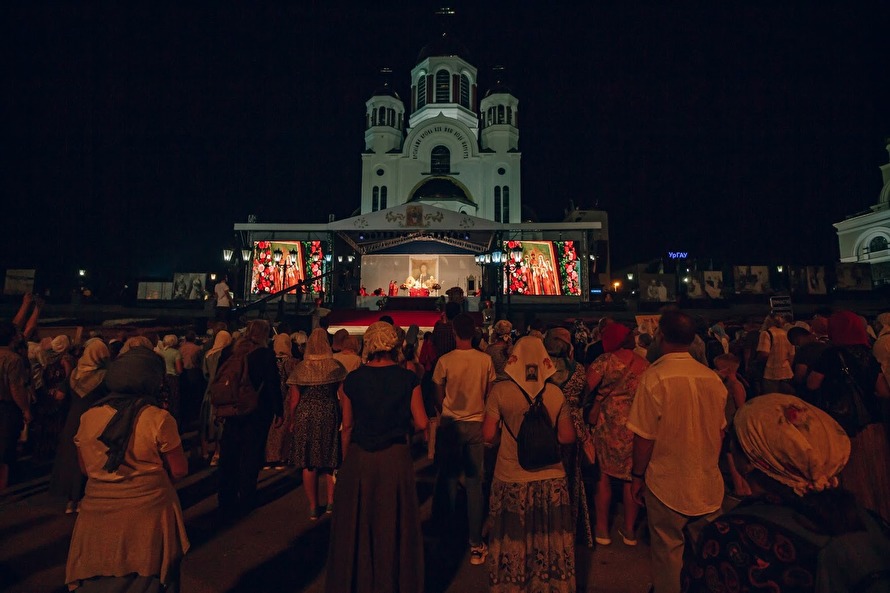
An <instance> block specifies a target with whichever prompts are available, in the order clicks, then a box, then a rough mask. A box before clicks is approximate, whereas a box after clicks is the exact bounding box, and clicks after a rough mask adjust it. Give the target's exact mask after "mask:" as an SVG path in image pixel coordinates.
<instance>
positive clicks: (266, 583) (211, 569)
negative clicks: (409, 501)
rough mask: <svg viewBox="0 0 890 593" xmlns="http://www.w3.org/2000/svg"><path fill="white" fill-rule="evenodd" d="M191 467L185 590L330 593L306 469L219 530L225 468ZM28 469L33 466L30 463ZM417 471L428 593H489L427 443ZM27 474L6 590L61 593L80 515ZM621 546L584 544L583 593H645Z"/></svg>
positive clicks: (19, 491)
mask: <svg viewBox="0 0 890 593" xmlns="http://www.w3.org/2000/svg"><path fill="white" fill-rule="evenodd" d="M191 465H192V468H193V469H192V471H191V472H190V474H189V476H188V477H187V478H185V479H184V480H182V481H181V482H179V483H178V484H177V490H178V492H179V496H180V500H181V502H182V506H183V511H184V514H185V521H186V528H187V531H188V534H189V538H190V540H191V544H192V548H191V551H190V552H189V553H188V554H187V555H186V557H185V560H184V562H183V566H182V579H181V591H182V593H267V592H268V593H273V592H275V593H278V592H280V591H288V592H293V593H296V592H312V593H316V592H321V591H323V590H324V575H325V566H326V563H327V561H328V558H327V555H328V554H327V552H328V537H329V529H330V520H329V518H327V517H324V516H323V517H322V518H321V519H319V520H318V521H310V520H309V518H308V514H307V512H306V509H307V506H308V502H307V499H306V497H305V494H304V491H303V488H302V484H301V479H300V475H299V472H298V471H296V470H293V469H285V470H274V469H264V470H263V471H262V473H261V475H260V478H259V506H258V508H257V509H256V510H255V511H254V512H253V513H251V514H250V515H248V516H247V517H245V518H243V519H241V520H240V521H239V522H237V523H235V524H232V525H229V526H227V527H219V526H218V525H217V523H216V521H215V518H216V469H215V468H210V467H207V466H206V465H205V464H203V463H201V462H200V460H192V463H191ZM23 466H29V460H27V459H26V460H25V463H24V464H23ZM415 468H416V470H417V492H418V497H419V500H420V502H421V518H422V520H423V522H424V552H425V572H426V590H427V591H429V592H432V593H464V592H480V591H487V590H488V574H487V567H486V566H484V565H483V566H472V565H470V563H469V549H468V548H467V545H466V531H465V527H464V523H463V521H464V519H463V517H464V516H465V515H463V509H462V508H460V507H459V508H458V511H457V515H456V516H455V517H453V518H452V517H449V518H447V525H449V526H450V527H451V529H450V530H449V529H445V530H443V529H441V528H439V529H436V528H435V527H434V522H433V521H432V520H431V516H432V506H433V497H434V488H435V472H436V470H435V466H434V465H433V464H432V462H430V461H429V460H428V459H427V458H426V454H425V450H423V449H422V445H421V446H418V447H417V448H416V450H415ZM25 469H26V470H27V479H26V480H25V481H19V482H18V483H16V484H14V485H13V486H11V487H10V488H8V489H7V490H6V491H4V492H3V493H0V591H4V592H5V591H9V592H12V593H62V592H64V591H66V588H65V586H64V580H65V578H64V577H65V560H66V556H67V552H68V545H69V542H70V537H71V531H72V529H73V527H74V522H75V520H76V515H66V514H64V501H60V500H57V499H53V498H50V497H49V495H48V494H47V484H48V479H49V478H48V467H47V466H46V465H45V464H44V465H37V464H31V465H30V466H29V467H25ZM616 494H617V493H616ZM619 500H620V498H619ZM591 502H592V501H591ZM591 507H592V504H591ZM335 512H336V510H335ZM619 512H620V507H618V508H616V509H614V511H613V516H617V513H619ZM641 531H645V526H643V527H642V528H641V530H638V534H640V535H643V534H642V533H641ZM612 539H613V542H612V544H611V545H609V546H605V547H603V546H599V547H598V548H597V549H588V548H585V547H583V546H579V548H578V554H577V556H578V566H577V569H578V583H579V588H578V590H579V591H588V592H597V593H619V592H621V593H624V592H627V593H637V592H639V593H645V592H646V591H648V588H649V582H650V573H649V555H648V554H649V552H648V547H647V545H646V543H645V541H644V540H645V538H644V537H638V541H639V542H640V543H639V545H637V546H636V547H629V546H625V545H624V544H623V543H622V542H621V539H620V536H618V534H617V531H616V528H615V527H613V530H612Z"/></svg>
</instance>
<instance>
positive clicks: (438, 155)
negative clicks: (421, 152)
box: [430, 144, 451, 175]
mask: <svg viewBox="0 0 890 593" xmlns="http://www.w3.org/2000/svg"><path fill="white" fill-rule="evenodd" d="M430 172H431V173H432V174H433V175H442V174H448V173H451V151H450V150H448V147H446V146H442V145H441V144H440V145H439V146H435V147H433V150H432V151H430Z"/></svg>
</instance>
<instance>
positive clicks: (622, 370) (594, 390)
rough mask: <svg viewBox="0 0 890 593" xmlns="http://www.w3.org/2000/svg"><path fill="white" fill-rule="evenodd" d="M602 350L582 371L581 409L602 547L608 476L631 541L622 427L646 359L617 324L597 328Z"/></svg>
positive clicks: (627, 436) (633, 506) (627, 442)
mask: <svg viewBox="0 0 890 593" xmlns="http://www.w3.org/2000/svg"><path fill="white" fill-rule="evenodd" d="M602 344H603V354H602V355H600V356H599V357H597V359H596V360H594V361H593V363H591V365H590V367H588V369H587V388H588V390H589V395H588V398H587V402H585V405H584V408H585V410H588V411H587V421H588V422H589V423H590V424H592V425H593V427H594V428H593V442H594V446H595V447H594V448H595V449H596V459H597V462H598V464H599V467H600V478H599V481H598V482H597V485H596V496H595V497H594V502H595V505H596V531H595V538H596V543H598V544H600V545H603V546H608V545H609V544H611V543H612V539H611V537H610V536H609V506H610V504H611V501H612V479H613V478H614V479H616V480H621V482H622V500H623V503H624V525H623V527H622V528H621V529H619V530H618V534H619V535H620V536H621V540H622V541H623V542H624V544H625V545H628V546H635V545H637V538H636V535H635V527H636V526H635V524H636V520H637V513H638V512H639V506H638V505H637V503H636V502H634V499H633V496H631V489H630V486H631V481H630V480H631V476H630V470H631V462H632V459H631V456H632V453H633V436H634V435H633V433H632V432H631V431H630V430H628V429H627V427H626V426H625V425H626V424H627V415H628V413H629V412H630V406H631V404H633V400H634V395H635V394H636V392H637V386H638V385H639V382H640V375H642V374H643V371H645V370H646V368H648V366H649V363H648V361H646V359H644V358H642V357H641V356H640V355H638V354H636V353H635V352H634V351H633V348H634V337H633V333H632V332H631V331H630V329H628V327H627V326H626V325H624V324H622V323H617V322H614V323H610V324H608V325H607V326H606V327H604V328H603V331H602Z"/></svg>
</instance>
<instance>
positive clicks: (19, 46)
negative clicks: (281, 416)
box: [0, 1, 890, 277]
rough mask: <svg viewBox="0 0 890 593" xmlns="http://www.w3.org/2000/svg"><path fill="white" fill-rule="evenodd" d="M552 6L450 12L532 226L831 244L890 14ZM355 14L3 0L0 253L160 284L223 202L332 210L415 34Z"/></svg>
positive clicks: (223, 234)
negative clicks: (514, 104)
mask: <svg viewBox="0 0 890 593" xmlns="http://www.w3.org/2000/svg"><path fill="white" fill-rule="evenodd" d="M399 4H401V5H402V6H399ZM477 4H479V5H484V6H476V5H477ZM560 4H561V3H554V2H548V3H543V2H541V3H532V2H515V1H514V2H509V3H508V2H484V3H478V2H474V3H467V6H466V7H464V6H462V5H461V3H458V2H456V3H455V8H456V9H457V11H458V14H457V16H456V17H455V19H454V20H453V24H452V28H453V31H454V34H455V35H456V36H457V37H459V38H461V40H462V41H463V42H464V43H465V44H466V45H467V46H468V48H469V49H470V52H471V56H470V58H471V61H472V62H473V63H474V64H475V65H476V66H477V68H478V69H479V78H480V87H481V88H482V89H485V88H486V87H487V86H488V85H490V84H492V83H493V78H492V75H491V67H492V66H493V65H496V64H502V65H504V66H506V68H507V71H506V74H505V80H506V82H507V83H508V85H509V86H510V87H511V88H512V89H513V92H514V94H515V95H516V96H517V97H518V98H519V101H520V113H521V129H520V148H521V150H522V153H523V155H522V168H523V172H522V194H523V203H524V204H525V205H527V206H530V207H531V208H532V209H534V210H535V211H536V212H537V213H538V215H539V217H540V218H541V220H547V221H555V220H559V219H561V217H562V212H563V209H564V208H565V207H567V206H568V203H569V200H570V199H572V200H574V202H575V203H576V204H579V205H581V206H586V207H593V206H594V205H596V204H598V206H599V207H600V208H603V209H605V210H607V211H608V212H609V214H610V217H611V223H612V233H611V234H612V241H613V251H612V254H613V264H617V265H621V264H627V263H630V262H633V261H641V260H646V259H651V258H653V257H658V256H659V255H662V254H663V253H664V252H665V251H667V250H684V251H686V250H688V251H689V252H691V254H692V255H693V256H698V257H703V258H708V257H714V258H718V259H721V258H722V259H726V260H728V261H730V262H734V263H739V264H759V263H768V262H780V261H784V262H797V263H807V262H812V263H818V262H824V261H832V260H834V259H835V258H836V257H837V241H836V236H835V234H834V229H833V227H831V223H832V222H835V221H837V220H840V219H842V218H843V217H844V216H845V215H847V214H852V213H855V212H858V211H861V210H864V209H866V208H867V207H868V206H869V205H871V204H873V203H875V202H876V201H877V196H878V192H879V191H880V187H881V177H880V173H879V171H878V167H879V166H880V165H882V164H884V163H886V162H887V159H888V157H887V153H886V152H885V150H884V139H885V138H886V137H887V136H890V61H888V52H887V47H888V36H887V30H886V26H887V23H888V22H890V8H888V6H890V3H887V2H884V3H875V4H865V3H862V4H858V5H857V6H841V5H840V4H838V5H837V6H836V7H834V8H830V7H828V8H826V7H820V8H813V6H814V3H811V2H782V3H762V4H761V3H757V6H745V5H746V4H749V3H732V4H735V5H734V6H724V5H729V4H730V3H723V2H719V3H712V4H713V5H714V6H712V7H711V8H707V9H703V10H696V11H688V12H686V11H684V10H683V9H679V8H676V7H673V6H671V7H667V8H666V7H662V6H653V7H636V8H607V7H597V6H588V7H586V8H577V7H571V8H567V7H562V6H560ZM567 4H574V3H567ZM588 4H591V5H593V4H599V3H588ZM821 4H822V3H815V6H820V5H821ZM853 4H856V3H853ZM882 4H883V6H882ZM183 5H190V6H183ZM356 6H358V3H338V2H323V1H312V2H302V3H299V2H287V3H285V2H280V3H257V5H254V4H253V3H239V4H230V3H228V2H218V3H212V4H210V3H208V4H203V5H202V4H197V3H196V4H192V3H176V4H173V3H169V4H168V3H150V4H149V3H145V4H142V3H129V2H126V3H107V4H101V3H86V2H85V3H79V2H78V3H63V2H53V3H43V2H19V3H4V6H3V8H2V9H0V20H2V23H3V24H2V25H0V27H2V30H3V31H2V32H3V44H4V45H5V47H4V48H3V56H4V57H3V61H4V62H5V64H4V67H3V68H2V80H3V92H2V99H0V100H2V116H0V117H2V133H3V138H2V139H3V141H2V144H0V151H2V153H0V157H2V163H3V166H2V169H0V179H2V192H3V195H4V196H5V197H4V204H5V205H6V208H5V209H4V215H3V222H2V223H0V224H2V232H0V242H2V243H0V244H2V260H3V261H2V262H0V263H2V267H36V268H38V269H39V270H41V271H43V270H46V269H47V268H48V267H50V266H51V267H52V269H53V270H54V271H55V272H54V273H58V274H70V273H72V271H73V270H74V269H76V268H77V267H86V268H89V269H90V270H97V271H102V270H115V271H116V273H117V274H118V275H120V276H147V275H154V276H159V277H166V276H169V275H171V274H172V272H173V271H193V270H207V269H211V268H214V267H217V265H218V262H219V253H220V250H221V248H222V247H223V246H224V245H225V244H226V243H227V242H229V241H230V240H231V238H232V231H231V228H232V224H233V223H234V222H236V221H244V220H246V217H247V215H248V214H249V213H255V214H256V215H257V216H258V218H259V220H260V221H281V222H323V221H325V220H326V219H327V215H328V214H329V213H333V214H335V215H336V216H337V217H338V218H343V217H346V216H348V215H349V214H350V213H351V212H352V211H353V210H354V209H355V208H356V207H357V206H358V202H359V191H360V173H361V161H360V152H361V150H362V148H363V134H364V130H363V123H364V111H365V106H364V102H365V101H366V100H367V99H368V97H369V96H370V94H371V92H372V91H373V90H374V88H375V87H376V86H377V85H378V82H379V80H380V78H379V74H378V70H379V69H380V68H381V67H384V66H388V67H390V68H392V69H393V71H394V74H393V79H392V80H393V85H394V86H395V88H396V89H397V90H398V91H399V92H400V94H401V95H402V97H403V99H405V100H406V102H407V98H408V86H409V84H408V80H409V79H408V77H409V73H410V69H411V67H412V66H413V65H414V60H415V58H416V56H417V54H418V52H419V50H420V49H421V47H423V46H424V45H425V44H426V43H428V42H429V41H430V40H432V39H433V37H435V36H436V35H437V34H438V32H439V31H440V27H439V25H438V22H437V20H436V19H435V18H434V17H433V14H432V13H433V7H434V6H435V4H432V3H427V2H413V3H412V2H400V3H376V2H375V3H366V5H365V6H366V7H365V8H357V7H356ZM40 274H41V272H38V275H40Z"/></svg>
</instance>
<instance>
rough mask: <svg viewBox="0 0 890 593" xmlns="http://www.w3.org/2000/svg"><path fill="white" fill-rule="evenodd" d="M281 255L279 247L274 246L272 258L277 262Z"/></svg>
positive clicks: (279, 260)
mask: <svg viewBox="0 0 890 593" xmlns="http://www.w3.org/2000/svg"><path fill="white" fill-rule="evenodd" d="M283 255H284V253H283V252H282V251H281V249H280V248H276V249H275V251H273V252H272V260H273V261H274V262H275V263H276V264H277V263H279V262H281V256H283Z"/></svg>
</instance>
